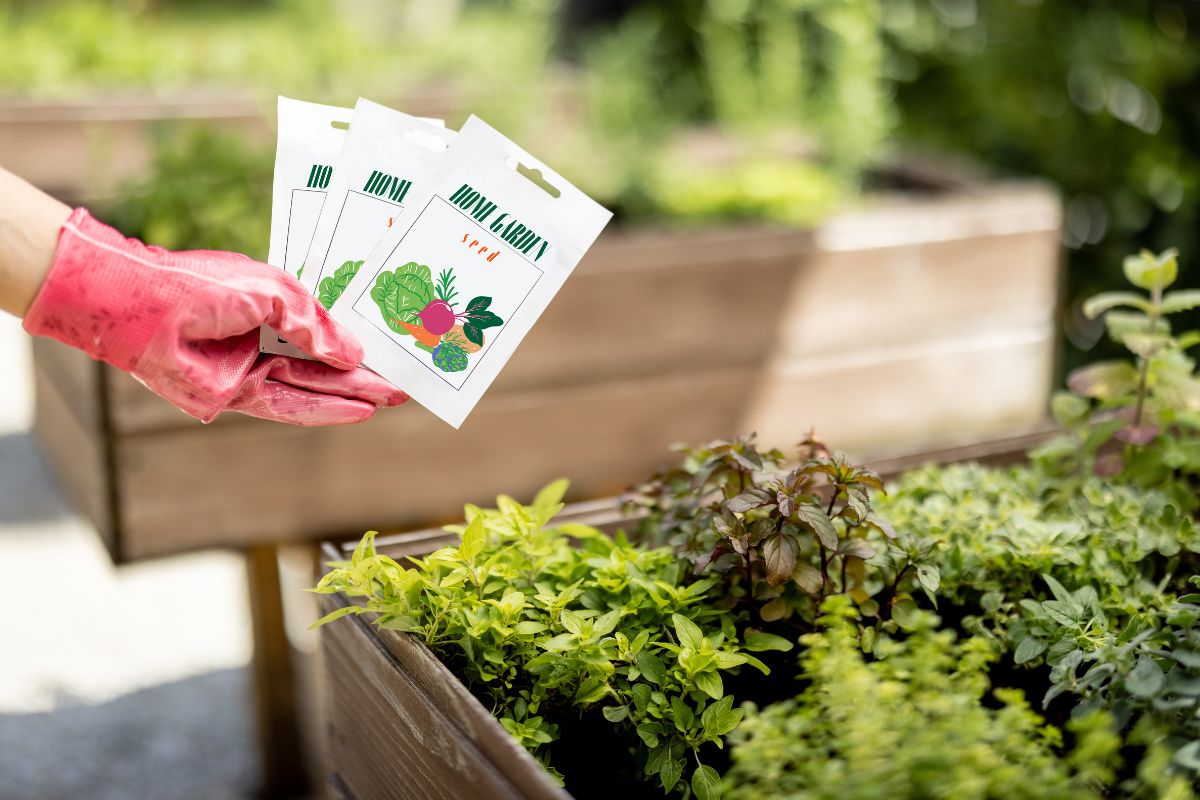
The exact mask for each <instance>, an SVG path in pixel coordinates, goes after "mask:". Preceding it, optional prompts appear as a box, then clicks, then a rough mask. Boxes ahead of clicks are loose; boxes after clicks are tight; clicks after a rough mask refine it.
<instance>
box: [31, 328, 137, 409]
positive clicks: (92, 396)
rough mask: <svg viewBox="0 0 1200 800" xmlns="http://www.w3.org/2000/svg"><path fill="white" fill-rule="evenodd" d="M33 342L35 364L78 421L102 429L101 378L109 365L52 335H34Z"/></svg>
mask: <svg viewBox="0 0 1200 800" xmlns="http://www.w3.org/2000/svg"><path fill="white" fill-rule="evenodd" d="M30 345H31V347H32V352H33V363H34V365H35V366H36V367H37V368H38V369H40V370H41V371H42V373H43V375H44V376H45V378H46V379H47V381H48V382H49V383H50V384H51V385H53V386H54V388H55V390H56V391H57V392H58V396H59V398H60V399H61V400H62V402H63V403H65V404H66V406H67V407H68V408H69V409H70V410H71V413H72V414H74V415H75V418H76V419H77V420H78V421H79V423H80V424H81V425H83V426H84V427H85V428H87V429H88V430H96V431H98V430H100V428H101V427H102V426H103V417H104V411H103V409H102V408H101V393H102V391H101V381H102V379H103V371H104V370H105V369H109V368H108V367H106V365H104V364H103V363H101V362H99V361H95V360H93V359H92V358H90V357H89V356H88V355H87V354H86V353H84V352H81V351H79V350H76V349H74V348H72V347H67V346H66V345H65V344H62V343H61V342H56V341H54V340H53V339H47V338H45V337H42V336H34V337H33V338H32V339H31V340H30ZM130 380H132V378H131V379H130Z"/></svg>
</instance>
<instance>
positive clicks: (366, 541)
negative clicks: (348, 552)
mask: <svg viewBox="0 0 1200 800" xmlns="http://www.w3.org/2000/svg"><path fill="white" fill-rule="evenodd" d="M378 535H379V532H378V531H367V532H366V533H364V534H363V537H362V539H360V540H359V542H358V545H357V546H356V547H355V548H354V555H352V556H350V563H351V564H353V565H354V566H356V567H357V566H358V565H359V564H361V563H362V562H363V559H367V558H374V557H375V537H376V536H378Z"/></svg>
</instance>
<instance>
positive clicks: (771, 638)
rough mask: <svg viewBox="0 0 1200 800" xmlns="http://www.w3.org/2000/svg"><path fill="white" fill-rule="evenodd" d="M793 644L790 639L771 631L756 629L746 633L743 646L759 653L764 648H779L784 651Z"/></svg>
mask: <svg viewBox="0 0 1200 800" xmlns="http://www.w3.org/2000/svg"><path fill="white" fill-rule="evenodd" d="M794 646H795V645H794V644H793V643H792V642H791V641H790V640H788V639H785V638H783V637H782V636H776V635H775V634H773V633H766V632H765V631H757V630H750V631H747V633H746V643H745V647H746V649H747V650H749V651H750V652H752V653H761V652H763V651H765V650H780V651H783V652H785V653H786V652H787V651H789V650H791V649H792V648H793V647H794Z"/></svg>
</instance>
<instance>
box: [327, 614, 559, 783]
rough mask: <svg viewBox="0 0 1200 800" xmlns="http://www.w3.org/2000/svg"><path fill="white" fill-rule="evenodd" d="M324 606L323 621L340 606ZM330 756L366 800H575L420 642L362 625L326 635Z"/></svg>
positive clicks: (349, 624)
mask: <svg viewBox="0 0 1200 800" xmlns="http://www.w3.org/2000/svg"><path fill="white" fill-rule="evenodd" d="M340 602H341V601H340V600H339V599H338V598H336V597H333V596H325V597H323V598H322V608H321V611H322V613H328V612H329V611H331V610H333V609H334V608H336V607H338V605H339V603H340ZM322 651H323V655H324V659H325V664H326V687H327V692H328V701H327V704H326V707H327V708H328V719H327V726H326V731H327V735H328V745H329V756H330V762H331V764H332V765H333V769H334V771H335V773H336V774H337V776H338V778H339V783H340V784H341V785H343V786H344V787H345V788H346V791H347V792H348V793H349V794H351V795H352V796H353V797H355V798H356V799H357V800H398V799H401V798H403V799H406V800H407V799H409V798H411V800H461V798H481V800H482V798H488V799H489V800H492V798H495V800H517V798H527V799H528V800H567V797H568V796H567V795H566V794H565V793H564V792H563V791H562V790H561V789H559V788H557V787H556V786H554V785H553V783H552V782H551V781H550V779H549V776H548V775H547V774H546V773H545V771H544V770H542V768H541V767H540V766H539V765H538V764H537V762H536V761H534V760H533V758H532V757H530V756H529V754H528V753H526V752H525V751H524V750H523V749H522V748H520V747H519V746H518V745H517V744H516V742H514V741H513V739H512V737H510V736H509V735H508V733H507V732H506V731H505V730H504V729H503V728H501V727H500V725H499V724H498V723H497V722H496V721H495V719H493V718H492V717H491V715H490V714H489V713H488V711H487V709H485V708H484V707H483V706H482V705H481V704H480V703H479V701H478V700H476V699H475V698H474V697H472V696H471V695H470V693H469V692H467V690H466V688H465V687H463V686H462V684H460V683H459V682H458V681H457V680H455V679H454V677H453V676H452V675H450V673H449V672H448V671H447V670H446V668H445V667H443V666H442V665H441V664H440V663H439V662H438V661H437V660H436V659H435V658H434V657H433V655H432V654H431V653H430V652H429V651H428V650H427V649H425V648H424V647H423V646H421V645H420V644H418V643H417V642H416V641H415V640H413V639H411V637H407V636H397V637H388V638H387V645H385V644H384V643H383V642H382V641H381V639H380V638H379V637H378V636H377V635H376V632H375V631H374V630H373V629H370V628H369V627H368V625H367V624H366V623H364V622H362V621H361V620H358V619H352V618H348V619H344V620H339V622H338V623H336V624H331V625H329V626H326V627H325V628H324V629H323V631H322Z"/></svg>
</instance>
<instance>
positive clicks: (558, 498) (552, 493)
mask: <svg viewBox="0 0 1200 800" xmlns="http://www.w3.org/2000/svg"><path fill="white" fill-rule="evenodd" d="M570 486H571V482H570V481H569V480H567V479H566V478H559V479H558V480H556V481H554V482H553V483H548V484H546V485H545V486H544V487H542V490H541V491H540V492H538V493H537V497H535V498H533V507H534V508H536V509H538V510H539V511H546V510H548V509H551V508H554V507H555V506H557V505H558V504H559V503H561V502H562V499H563V496H564V495H566V493H567V489H568V488H569V487H570Z"/></svg>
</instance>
